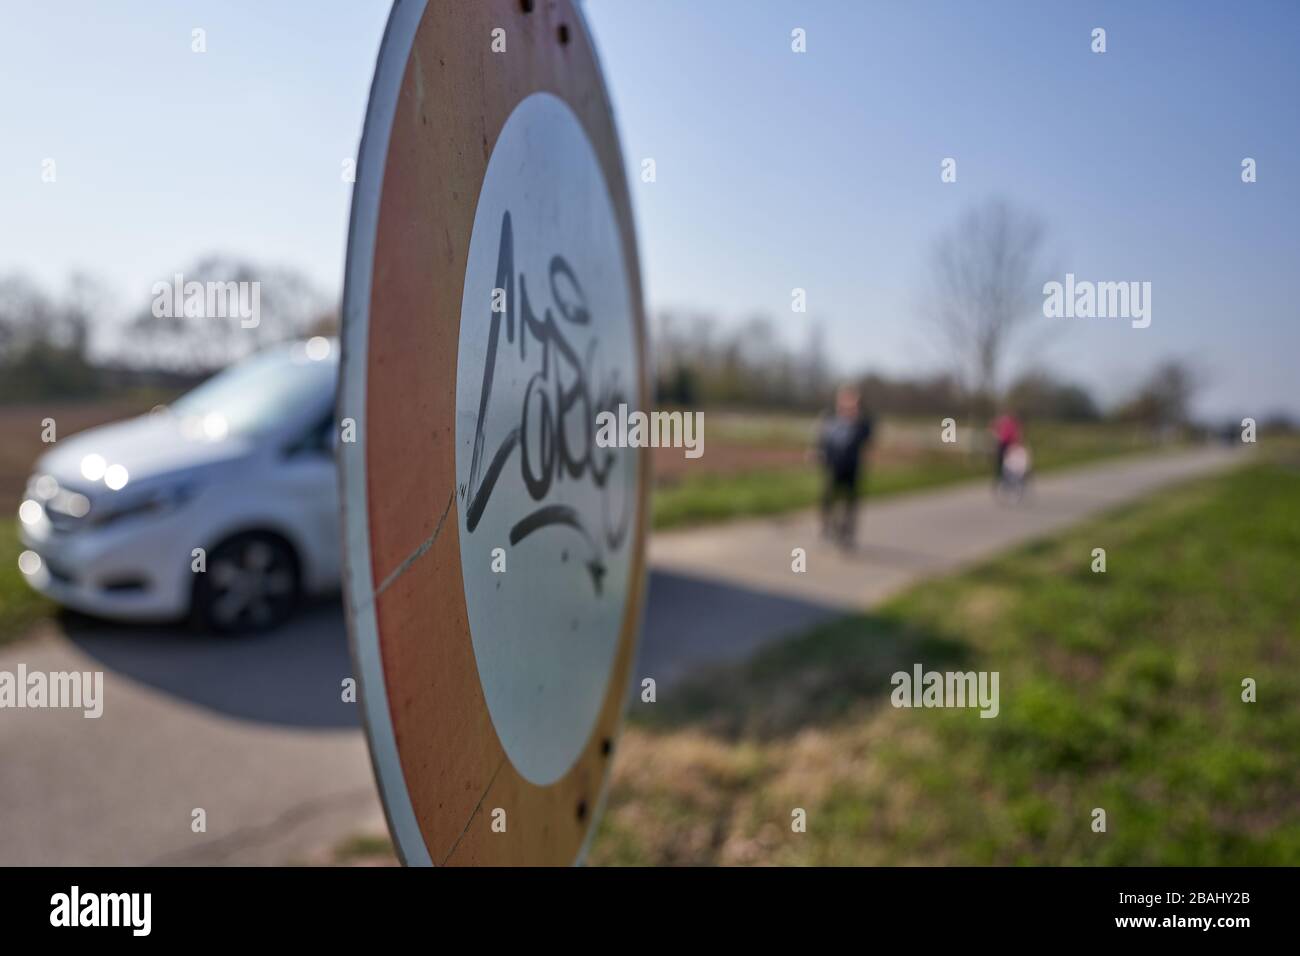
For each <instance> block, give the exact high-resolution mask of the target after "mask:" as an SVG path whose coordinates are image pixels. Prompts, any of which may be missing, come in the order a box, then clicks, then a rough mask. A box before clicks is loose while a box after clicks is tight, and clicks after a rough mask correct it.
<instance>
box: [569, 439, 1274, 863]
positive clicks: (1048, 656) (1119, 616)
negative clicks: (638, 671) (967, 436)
mask: <svg viewBox="0 0 1300 956" xmlns="http://www.w3.org/2000/svg"><path fill="white" fill-rule="evenodd" d="M1099 547H1100V548H1105V549H1106V551H1107V566H1108V567H1107V572H1106V573H1104V574H1095V573H1093V572H1092V571H1091V569H1090V564H1091V562H1092V557H1091V553H1092V549H1094V548H1099ZM1297 566H1300V468H1297V467H1296V466H1295V465H1294V464H1293V465H1290V466H1288V465H1283V464H1266V463H1261V464H1258V465H1253V466H1251V467H1249V468H1247V469H1245V470H1242V471H1238V472H1235V473H1231V474H1228V475H1225V476H1222V477H1217V478H1213V479H1208V480H1205V481H1200V482H1196V483H1194V484H1190V485H1186V486H1183V487H1181V488H1178V489H1175V490H1172V491H1168V492H1164V493H1162V494H1161V495H1160V496H1158V497H1156V498H1153V499H1149V500H1148V501H1146V502H1144V503H1140V504H1137V505H1134V506H1131V507H1129V508H1126V509H1124V510H1122V511H1119V512H1116V513H1114V514H1112V515H1109V516H1107V517H1105V518H1103V519H1100V520H1096V521H1093V522H1090V523H1088V524H1086V525H1083V526H1080V527H1079V528H1078V529H1076V530H1073V531H1071V532H1068V533H1067V534H1065V535H1063V536H1061V537H1059V538H1056V539H1053V540H1050V541H1046V542H1042V543H1039V544H1036V545H1033V546H1030V547H1026V548H1023V549H1021V550H1019V551H1017V552H1014V553H1012V554H1010V555H1008V556H1007V557H1005V558H1002V559H999V560H996V561H993V562H991V563H989V564H986V565H984V566H982V567H980V568H978V569H976V570H974V571H972V572H969V573H966V574H963V575H960V576H956V577H952V578H949V579H945V580H943V581H938V582H930V583H927V584H925V585H924V586H921V587H918V588H916V589H914V590H912V591H911V592H909V593H907V594H906V595H903V596H902V597H900V598H899V599H897V600H895V601H893V602H891V603H889V604H888V605H887V606H885V607H884V608H883V609H882V610H881V611H880V612H879V613H877V614H873V615H866V616H857V617H852V618H848V619H845V620H843V621H840V622H838V623H835V624H831V625H829V626H826V627H823V628H820V629H818V630H816V631H814V632H812V633H810V634H808V635H806V636H804V637H802V638H799V639H797V640H794V641H791V642H788V643H785V644H782V645H779V646H776V647H774V648H772V649H770V650H769V651H768V652H766V653H764V654H762V655H761V656H760V657H758V658H757V659H756V660H754V661H752V662H751V663H749V664H747V665H745V666H743V667H738V668H730V669H724V670H719V671H717V672H716V673H714V674H711V675H708V676H707V677H704V678H702V679H701V680H699V681H697V682H695V683H693V684H691V685H689V686H686V687H682V688H680V689H677V690H674V691H672V692H671V693H668V694H666V695H665V694H661V695H660V702H659V703H657V704H655V705H653V706H652V707H651V706H648V705H640V704H638V705H634V706H635V708H636V709H637V711H638V713H635V714H634V718H633V720H632V722H631V724H630V726H629V728H628V730H627V731H626V732H625V734H624V736H623V739H622V740H621V741H620V755H619V759H618V761H617V763H616V765H615V779H614V784H613V789H612V792H611V796H610V801H609V805H608V810H607V813H606V815H605V819H604V821H603V823H602V829H601V832H600V835H599V838H598V839H597V841H596V844H595V847H594V849H593V854H592V862H593V863H643V864H664V863H694V864H712V863H724V864H729V863H737V864H740V863H760V862H761V863H780V864H1033V863H1040V864H1124V865H1128V864H1159V865H1166V864H1192V865H1211V864H1213V865H1234V864H1283V863H1285V864H1291V865H1295V864H1297V863H1300V801H1297V797H1296V794H1297V793H1300V587H1297V584H1296V580H1297V579H1296V568H1297ZM918 662H919V663H921V664H923V665H924V667H925V668H926V669H927V670H941V671H943V670H962V671H967V670H975V671H997V672H999V674H1000V704H1001V712H1000V715H999V716H998V717H997V718H995V719H991V720H990V719H980V718H979V716H978V714H977V712H976V711H974V710H940V709H929V710H926V709H901V708H899V709H896V708H894V707H892V706H890V700H889V695H890V691H891V690H892V687H891V684H890V675H891V674H892V673H893V672H895V671H898V670H908V671H910V669H911V667H912V665H913V664H914V663H918ZM1247 677H1250V678H1253V679H1254V680H1255V681H1256V682H1257V685H1258V702H1257V703H1244V702H1243V701H1242V699H1241V695H1242V681H1243V679H1244V678H1247ZM647 715H650V716H647ZM794 808H803V809H804V810H805V811H806V813H807V832H806V833H793V832H792V830H791V813H792V810H793V809H794ZM1094 808H1102V809H1104V810H1105V811H1106V814H1107V829H1106V832H1105V833H1096V832H1093V829H1092V821H1093V816H1092V814H1093V810H1094Z"/></svg>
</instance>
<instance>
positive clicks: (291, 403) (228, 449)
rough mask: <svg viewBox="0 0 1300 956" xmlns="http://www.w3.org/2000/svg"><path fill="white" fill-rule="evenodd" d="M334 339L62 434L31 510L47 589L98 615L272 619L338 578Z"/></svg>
mask: <svg viewBox="0 0 1300 956" xmlns="http://www.w3.org/2000/svg"><path fill="white" fill-rule="evenodd" d="M337 377H338V347H337V344H336V343H335V342H334V341H331V340H329V339H324V338H314V339H311V340H310V341H308V342H296V343H293V344H289V345H283V346H278V347H276V348H273V349H269V350H267V351H265V352H262V353H259V354H258V355H255V356H253V357H252V358H249V359H247V360H245V361H243V362H241V363H239V364H237V365H234V366H232V367H230V368H228V369H226V370H225V371H223V372H221V373H219V374H218V375H216V376H214V377H213V378H211V379H209V380H208V381H206V382H204V383H203V384H202V385H200V386H199V387H198V388H195V389H194V390H193V391H191V392H189V393H188V394H186V395H185V396H183V397H182V398H180V399H178V400H177V401H176V402H174V403H173V404H172V405H170V406H167V407H165V408H159V409H155V410H154V411H153V412H150V413H148V414H146V415H142V416H140V417H138V418H132V419H128V420H126V421H122V422H116V423H113V424H111V425H104V426H101V427H99V428H92V429H90V430H88V431H84V432H81V433H79V434H77V435H74V436H72V437H70V438H67V439H62V440H60V441H58V442H57V443H56V444H55V445H54V447H53V449H52V450H51V451H50V452H48V453H47V454H45V455H43V456H42V457H41V458H40V460H39V461H38V462H37V463H36V473H35V474H34V475H33V476H32V478H31V480H30V481H29V482H28V486H27V493H26V496H25V500H24V501H23V503H22V505H21V506H20V508H19V511H18V515H19V519H20V521H19V528H20V535H21V538H22V541H23V546H24V547H25V548H27V549H28V550H27V551H24V552H23V554H22V556H21V557H20V559H19V564H20V566H21V567H22V570H23V571H24V573H25V576H26V578H27V580H28V581H29V582H30V583H31V585H32V586H33V587H34V588H36V589H37V590H38V591H40V592H42V593H44V594H46V595H48V596H49V597H51V598H53V599H54V600H55V601H57V602H58V603H60V604H63V605H66V606H68V607H70V608H73V609H75V610H78V611H82V612H85V613H87V614H92V615H96V616H100V617H107V618H115V619H121V620H133V621H145V620H171V619H180V618H183V617H185V616H187V615H189V616H191V617H192V618H193V619H194V620H195V621H196V622H197V623H198V624H200V625H201V626H205V627H208V628H210V629H213V630H218V631H244V630H262V629H267V628H271V627H274V626H276V625H277V624H279V623H280V622H282V621H283V620H284V619H285V618H287V617H288V616H289V615H290V614H291V613H292V612H293V610H294V607H295V605H296V604H297V603H298V601H299V598H300V597H301V596H302V595H304V594H309V593H313V592H322V591H328V590H332V589H334V588H336V587H337V586H338V582H339V573H340V570H339V515H338V507H339V506H338V493H337V479H336V477H335V471H334V443H335V439H336V436H337V430H336V428H335V421H334V394H335V385H336V380H337Z"/></svg>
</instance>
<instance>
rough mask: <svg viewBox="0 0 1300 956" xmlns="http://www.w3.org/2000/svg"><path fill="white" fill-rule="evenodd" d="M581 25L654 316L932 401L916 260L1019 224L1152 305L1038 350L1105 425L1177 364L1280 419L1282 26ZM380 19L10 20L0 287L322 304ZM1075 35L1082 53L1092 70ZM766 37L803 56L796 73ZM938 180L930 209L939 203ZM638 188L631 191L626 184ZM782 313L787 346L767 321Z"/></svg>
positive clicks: (618, 16)
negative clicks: (262, 291)
mask: <svg viewBox="0 0 1300 956" xmlns="http://www.w3.org/2000/svg"><path fill="white" fill-rule="evenodd" d="M586 6H587V10H588V17H589V20H590V23H591V26H592V30H593V33H594V34H595V37H596V41H597V44H598V46H599V50H600V55H601V58H602V61H603V64H604V66H605V70H606V74H607V79H608V82H609V85H610V88H611V93H612V96H613V100H614V104H615V108H616V112H617V119H618V122H619V126H620V130H621V134H622V137H623V145H624V150H625V154H626V156H625V158H626V161H627V165H628V168H629V173H630V175H631V180H632V185H633V199H634V204H635V207H636V214H637V225H638V232H639V236H640V243H641V250H642V256H643V270H644V273H645V279H646V292H647V300H648V305H649V306H650V307H651V308H652V309H659V308H681V309H688V310H703V311H709V312H714V313H717V314H718V315H719V316H720V317H722V318H724V319H726V320H728V321H739V320H741V319H743V318H745V317H747V316H750V315H753V314H755V313H759V312H762V313H767V314H770V315H771V316H772V317H773V318H774V319H775V320H776V321H777V322H778V324H779V326H780V328H781V329H782V331H783V333H784V334H785V336H786V337H787V339H788V341H789V342H790V343H792V344H796V345H797V344H799V343H801V342H803V341H804V339H805V338H806V336H807V334H808V326H809V324H810V323H821V324H822V325H823V326H824V328H825V331H826V335H827V338H828V342H829V345H830V347H831V350H832V352H833V354H834V357H835V360H836V362H837V363H838V364H839V366H840V367H841V368H842V369H845V370H847V369H851V368H862V367H871V368H876V369H880V370H885V371H894V372H903V371H914V370H918V369H930V368H935V367H937V366H938V364H939V363H940V362H941V361H942V358H943V353H942V352H941V351H940V350H939V349H938V348H937V347H936V346H935V344H934V342H933V335H932V334H931V332H930V330H929V328H928V327H927V326H926V325H925V324H924V323H923V322H922V321H921V320H920V318H919V316H918V311H917V299H918V293H919V289H920V288H921V286H922V285H923V283H924V280H925V277H926V257H927V251H928V249H929V246H930V244H931V242H932V241H933V239H934V237H935V236H936V234H938V233H939V232H940V231H941V230H942V229H944V228H945V227H946V226H947V225H948V224H949V223H951V222H952V221H953V220H954V219H955V218H956V217H957V216H958V215H959V214H960V213H961V212H962V211H963V210H964V209H965V208H966V207H967V206H968V205H969V204H971V203H973V202H977V201H979V200H981V199H983V198H985V197H988V196H991V195H1000V196H1006V197H1008V198H1010V199H1013V200H1015V201H1016V202H1017V203H1019V204H1021V205H1024V206H1026V207H1027V208H1030V209H1032V210H1035V211H1036V212H1037V213H1039V214H1040V215H1041V216H1043V217H1044V218H1045V219H1046V220H1047V222H1048V224H1049V227H1050V230H1051V246H1052V250H1053V255H1052V260H1053V262H1055V263H1057V264H1058V265H1059V272H1061V273H1064V272H1066V271H1071V272H1074V273H1075V274H1076V275H1078V276H1079V277H1080V278H1088V279H1095V280H1141V281H1150V282H1151V283H1152V288H1153V292H1152V299H1153V318H1152V323H1151V327H1150V328H1147V329H1142V330H1136V329H1132V328H1131V327H1130V326H1129V324H1128V323H1127V322H1124V321H1119V320H1102V319H1096V320H1084V319H1076V320H1068V319H1066V320H1050V319H1045V318H1035V319H1034V320H1033V322H1034V323H1035V325H1036V326H1037V328H1034V329H1033V330H1032V331H1031V333H1030V336H1029V337H1030V338H1033V339H1035V340H1036V341H1040V342H1041V341H1042V340H1044V338H1045V339H1046V342H1047V344H1046V345H1044V346H1041V347H1040V349H1039V350H1038V351H1036V352H1035V353H1034V355H1033V358H1034V360H1035V361H1038V362H1040V363H1042V364H1045V365H1048V366H1049V367H1051V368H1053V369H1055V370H1057V371H1059V372H1062V373H1064V374H1066V375H1069V376H1071V377H1074V378H1076V379H1078V380H1080V381H1082V382H1084V383H1085V384H1087V385H1089V386H1090V387H1092V388H1094V389H1095V390H1096V391H1097V392H1098V394H1099V395H1100V396H1101V397H1103V398H1105V399H1113V398H1116V397H1118V396H1120V395H1122V394H1123V392H1124V391H1125V390H1126V389H1128V388H1130V387H1131V386H1132V385H1133V384H1134V383H1135V382H1136V381H1137V380H1138V379H1139V378H1140V377H1141V375H1142V374H1143V373H1144V372H1145V371H1146V370H1147V369H1148V368H1149V366H1150V365H1151V364H1152V363H1153V362H1155V361H1157V360H1158V359H1161V358H1163V357H1166V356H1178V357H1184V358H1191V359H1193V360H1194V361H1195V362H1197V363H1198V364H1199V365H1200V366H1201V367H1202V368H1203V369H1204V371H1205V372H1206V374H1207V385H1206V387H1205V390H1204V392H1203V393H1202V396H1201V399H1200V403H1199V404H1200V406H1201V407H1202V408H1203V409H1204V410H1205V411H1207V412H1215V413H1224V414H1233V413H1235V414H1254V415H1262V414H1264V413H1266V412H1267V411H1268V410H1270V409H1274V408H1287V409H1290V410H1291V411H1293V412H1297V413H1300V389H1297V388H1296V387H1295V386H1294V384H1293V381H1292V379H1293V369H1294V366H1295V364H1296V358H1297V356H1300V322H1298V321H1297V319H1300V316H1298V315H1297V308H1298V307H1297V301H1300V300H1298V299H1297V296H1296V294H1295V292H1294V291H1293V286H1292V281H1293V279H1292V277H1293V274H1294V273H1295V272H1296V267H1297V264H1300V228H1298V227H1297V221H1296V220H1297V216H1296V214H1297V211H1298V210H1300V177H1298V176H1297V169H1296V157H1297V155H1300V124H1298V123H1297V110H1296V106H1295V94H1296V91H1297V90H1298V89H1300V6H1297V5H1296V4H1293V3H1286V2H1263V0H1260V2H1249V3H1237V4H1229V3H1204V2H1200V3H1198V2H1177V3H1174V2H1149V3H1143V4H1132V3H1122V2H1121V3H1101V2H1093V3H1074V4H1065V3H1047V2H1025V3H1003V2H990V3H978V4H976V3H963V2H951V3H939V2H891V3H875V2H865V0H843V2H832V0H822V2H818V3H808V2H799V0H744V2H743V3H742V2H741V0H709V2H690V0H656V2H654V3H647V2H632V0H590V2H588V3H587V5H586ZM387 9H388V4H387V2H385V0H354V2H349V3H330V4H310V5H307V4H300V3H290V2H285V3H264V2H254V0H233V2H230V0H228V2H222V3H217V2H215V0H213V2H192V3H176V2H167V0H137V2H134V3H131V4H105V3H98V2H91V0H50V2H47V3H41V4H26V3H16V2H12V3H11V2H5V3H4V11H3V22H4V30H3V32H0V83H3V89H4V91H5V92H4V94H3V96H2V97H0V128H2V129H3V130H4V135H3V137H2V138H0V183H2V184H3V185H2V186H0V225H2V226H3V229H2V230H0V272H10V271H14V270H19V271H26V272H29V273H32V274H34V275H36V276H37V277H38V278H40V279H41V280H43V281H45V282H47V283H60V282H62V281H63V279H64V278H66V276H67V275H68V273H69V272H71V271H72V270H74V269H84V270H86V271H89V272H92V273H94V274H96V275H99V276H101V277H102V278H104V279H105V280H106V281H107V283H108V285H109V287H110V289H111V290H112V292H113V300H112V301H111V302H110V303H109V304H107V305H106V310H107V311H108V312H109V313H110V314H112V313H113V312H114V310H116V311H117V312H121V311H123V310H124V309H125V308H126V307H127V306H130V305H137V304H138V303H140V302H143V301H146V300H147V295H148V290H149V288H150V286H151V285H152V283H153V282H155V281H157V280H159V279H160V278H165V277H168V276H170V275H171V273H172V272H174V271H175V270H176V269H178V268H181V267H183V266H184V265H186V264H187V263H188V262H189V261H191V260H192V259H193V258H195V257H196V256H198V255H199V254H202V253H204V252H208V251H229V252H235V253H239V254H241V255H246V256H248V257H250V258H253V259H256V260H260V261H265V262H268V263H281V264H285V265H291V266H294V267H297V268H300V269H302V270H303V271H305V272H307V273H308V274H309V275H310V276H312V277H313V278H314V279H316V281H317V282H319V283H320V284H321V285H322V286H325V287H327V288H336V287H337V285H338V283H339V281H340V276H341V274H342V259H343V246H344V237H345V234H346V225H347V209H348V198H349V189H350V187H349V186H348V184H346V183H344V182H342V181H341V178H340V175H339V173H340V164H341V162H342V160H343V159H344V158H345V157H349V156H352V155H353V154H354V152H355V149H356V143H357V139H358V137H359V133H360V128H361V119H362V114H363V111H364V107H365V100H366V95H367V91H368V85H369V79H370V73H371V70H372V69H373V65H374V57H375V53H376V50H377V48H378V44H379V39H380V36H381V34H382V30H383V25H384V21H385V19H386V16H387ZM124 10H129V11H130V13H129V15H126V16H124V15H123V11H124ZM196 26H201V27H203V28H204V29H206V31H207V43H208V52H207V53H206V54H204V55H202V56H199V55H195V54H192V53H191V52H190V31H191V29H192V28H193V27H196ZM1097 26H1100V27H1104V28H1105V29H1106V31H1107V46H1108V49H1107V52H1106V53H1104V54H1094V53H1092V52H1091V50H1090V48H1089V44H1090V33H1091V30H1092V28H1093V27H1097ZM794 27H801V28H803V29H804V30H806V32H807V45H808V52H807V53H804V54H795V53H792V52H791V50H790V31H791V29H793V28H794ZM949 156H951V157H954V158H956V160H957V164H958V165H957V170H958V181H957V182H956V183H955V184H943V183H941V182H940V178H939V163H940V161H941V160H942V159H943V158H944V157H949ZM1245 156H1251V157H1254V158H1255V159H1256V160H1257V162H1258V170H1259V181H1258V182H1256V183H1254V184H1250V185H1246V184H1243V183H1242V182H1241V180H1240V163H1241V160H1242V158H1243V157H1245ZM644 157H653V158H654V159H655V162H656V166H657V173H658V180H657V182H655V183H652V184H651V183H641V182H640V180H639V178H638V177H637V175H636V173H637V169H638V165H639V162H640V160H641V159H642V158H644ZM44 158H54V159H55V160H56V162H57V164H58V165H57V170H58V182H57V183H56V184H54V185H50V184H45V183H42V182H41V181H40V170H41V165H40V164H41V161H42V159H44ZM796 286H798V287H802V288H805V289H806V290H807V294H808V304H809V311H808V313H807V314H796V313H792V312H791V311H790V290H791V289H792V288H793V287H796ZM1051 323H1054V327H1052V328H1049V327H1048V326H1049V324H1051ZM1040 330H1041V331H1042V332H1043V335H1040V334H1039V332H1040Z"/></svg>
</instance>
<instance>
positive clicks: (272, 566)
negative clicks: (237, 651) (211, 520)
mask: <svg viewBox="0 0 1300 956" xmlns="http://www.w3.org/2000/svg"><path fill="white" fill-rule="evenodd" d="M299 590H300V582H299V574H298V559H297V555H295V554H294V551H293V548H292V547H291V546H290V545H289V543H288V542H287V541H285V540H284V539H283V538H280V537H278V536H276V535H273V534H267V533H265V532H260V531H252V532H247V533H245V534H239V535H235V536H234V537H233V538H229V539H227V540H226V541H223V542H222V543H221V544H219V545H218V546H217V547H216V548H214V549H213V550H212V552H211V553H210V554H209V555H208V563H207V570H206V571H205V572H203V573H202V574H200V575H198V580H197V581H196V582H195V588H194V613H193V616H194V620H195V623H197V624H198V626H199V627H201V628H204V629H206V630H210V631H217V632H219V633H242V632H248V631H269V630H271V629H272V628H275V627H278V626H279V625H281V624H283V623H284V622H285V621H286V620H287V619H288V618H289V617H290V616H291V615H292V614H293V612H294V609H295V608H296V607H297V605H298V597H299Z"/></svg>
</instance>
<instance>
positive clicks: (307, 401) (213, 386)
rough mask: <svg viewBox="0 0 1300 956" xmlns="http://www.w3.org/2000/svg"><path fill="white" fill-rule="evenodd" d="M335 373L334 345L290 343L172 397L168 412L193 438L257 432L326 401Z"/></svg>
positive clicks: (320, 341) (325, 342) (327, 342)
mask: <svg viewBox="0 0 1300 956" xmlns="http://www.w3.org/2000/svg"><path fill="white" fill-rule="evenodd" d="M337 375H338V347H337V345H336V344H335V343H333V342H331V341H330V340H328V339H324V338H315V339H312V340H311V341H309V342H296V343H294V344H292V345H285V346H279V347H277V348H273V349H268V350H267V351H265V352H260V353H258V354H257V355H254V356H253V357H252V358H249V359H245V360H244V361H242V362H240V363H239V364H238V365H232V366H231V367H230V368H228V369H226V370H225V371H223V372H220V373H218V374H217V375H214V376H213V377H212V378H210V379H208V380H207V381H206V382H204V383H203V384H202V385H200V386H199V387H198V388H196V389H194V390H193V391H191V392H188V393H186V394H185V395H183V396H181V397H180V398H178V399H177V400H176V401H175V402H173V403H172V404H171V411H172V412H173V413H174V414H176V415H179V416H181V418H182V419H183V423H184V426H185V427H186V430H188V431H193V432H195V434H196V437H203V438H209V439H219V438H224V437H225V436H226V435H250V434H257V433H259V432H265V431H267V430H270V429H273V428H275V427H276V426H278V425H280V424H281V423H283V422H284V420H285V419H286V418H288V417H289V416H290V415H292V414H293V413H295V412H299V411H302V410H303V409H306V408H311V407H318V406H320V405H323V404H325V403H328V402H329V401H330V400H331V399H332V397H333V394H334V384H335V379H336V377H337Z"/></svg>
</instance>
